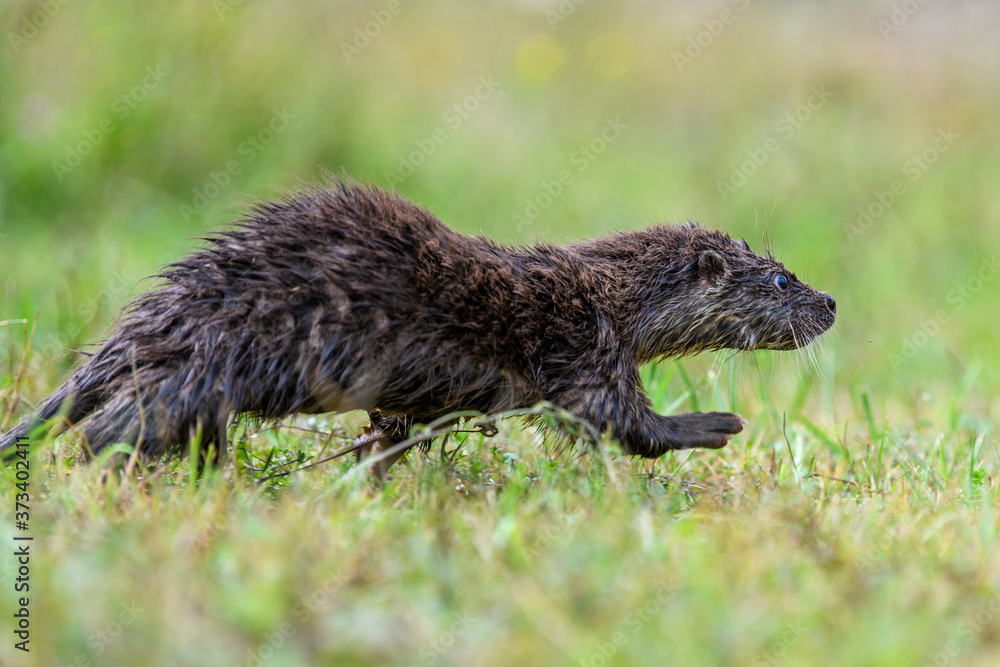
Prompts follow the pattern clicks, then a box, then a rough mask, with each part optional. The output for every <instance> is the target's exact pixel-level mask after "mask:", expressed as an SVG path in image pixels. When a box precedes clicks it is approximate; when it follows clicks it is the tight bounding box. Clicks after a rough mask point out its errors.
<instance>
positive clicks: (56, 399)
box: [0, 375, 95, 461]
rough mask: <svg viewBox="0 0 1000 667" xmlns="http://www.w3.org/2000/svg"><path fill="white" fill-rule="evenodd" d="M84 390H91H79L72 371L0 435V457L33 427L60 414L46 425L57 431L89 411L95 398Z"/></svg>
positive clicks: (60, 430) (27, 434)
mask: <svg viewBox="0 0 1000 667" xmlns="http://www.w3.org/2000/svg"><path fill="white" fill-rule="evenodd" d="M88 393H92V392H81V391H80V388H79V386H78V384H77V377H76V375H74V376H73V377H72V378H70V379H69V380H68V381H67V382H66V383H65V384H64V385H62V386H61V387H59V389H57V390H56V391H55V393H53V394H52V395H51V396H49V397H48V398H47V399H45V401H44V402H43V403H42V404H41V405H40V406H38V409H36V410H35V411H34V412H33V413H32V414H31V415H29V416H28V417H25V418H24V419H23V420H21V422H20V423H18V424H17V425H16V426H15V427H14V428H12V429H11V430H9V431H7V432H6V433H4V434H2V435H0V459H2V460H4V461H6V460H7V459H9V458H10V455H11V453H12V452H11V448H13V447H14V446H15V445H16V444H17V443H18V442H26V441H27V439H28V436H29V435H30V434H31V433H32V432H33V431H35V430H37V429H39V428H41V427H43V426H45V425H46V424H48V423H49V422H50V420H52V419H54V418H55V417H58V416H60V415H62V419H60V420H59V421H58V422H56V423H53V424H51V425H50V429H51V430H50V433H54V434H58V433H61V432H62V431H64V430H66V427H67V426H69V425H71V424H74V423H76V422H78V421H80V420H81V419H83V418H84V417H86V416H87V415H89V414H90V413H91V412H93V410H94V408H95V401H93V400H91V397H90V396H89V395H88Z"/></svg>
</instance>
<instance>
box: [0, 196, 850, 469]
mask: <svg viewBox="0 0 1000 667" xmlns="http://www.w3.org/2000/svg"><path fill="white" fill-rule="evenodd" d="M207 241H208V245H207V247H205V248H204V249H203V250H200V251H198V252H195V253H193V254H191V255H189V256H187V257H186V258H184V259H182V260H180V261H179V262H177V263H176V264H173V265H171V266H169V267H168V268H167V269H166V270H165V271H164V272H163V273H161V274H160V275H159V278H160V279H161V282H162V285H161V286H160V287H159V288H158V289H155V290H153V291H151V292H148V293H146V294H143V295H141V296H139V297H138V298H136V299H135V300H134V301H133V302H132V303H131V304H130V305H129V306H128V307H127V308H126V309H125V311H124V312H123V314H122V316H121V317H120V319H119V321H118V323H117V325H116V327H115V330H114V333H113V335H112V336H111V337H110V338H109V339H108V340H107V341H106V342H105V343H104V344H103V345H102V346H101V347H100V349H99V350H98V351H97V352H96V353H95V354H94V355H93V356H91V357H90V358H89V359H88V360H87V361H86V362H85V363H84V364H83V365H82V366H81V367H80V368H79V369H78V370H77V371H76V372H75V373H74V374H73V375H72V377H71V378H70V379H69V380H68V381H67V382H66V383H65V384H64V385H63V386H62V387H60V388H59V390H57V391H56V392H55V393H54V394H53V395H52V396H51V397H49V398H48V399H47V400H46V401H45V402H44V403H43V404H42V405H41V406H40V407H39V408H38V410H36V411H35V413H34V414H33V415H31V416H30V417H28V418H27V419H25V420H24V421H22V422H21V423H20V424H19V425H17V426H16V427H15V428H14V429H12V430H11V431H9V432H8V433H6V434H4V435H3V436H2V437H0V448H6V447H9V446H11V445H12V444H13V443H14V442H15V440H16V439H17V438H18V437H19V436H23V435H25V434H26V433H28V432H29V430H32V429H33V428H35V427H37V426H39V425H41V424H43V423H44V422H46V421H48V420H50V419H52V418H53V417H55V416H56V415H57V414H58V413H59V412H60V410H63V411H64V415H63V416H64V417H65V421H66V423H68V424H75V423H77V422H81V421H83V435H84V437H85V439H86V442H87V443H88V444H89V447H90V448H91V449H92V450H93V451H95V452H99V451H100V450H102V449H103V448H105V447H107V446H108V445H111V444H113V443H116V442H126V443H131V444H138V446H139V450H140V452H142V453H143V454H144V455H145V456H147V457H156V456H159V455H161V454H164V453H167V452H170V451H173V450H176V449H177V448H178V447H183V446H185V445H186V444H187V442H188V441H189V439H190V438H192V437H193V436H195V435H196V434H197V433H200V434H201V445H202V447H203V448H207V447H209V446H211V445H215V446H216V447H217V448H218V449H222V450H224V449H225V446H226V442H225V437H226V428H227V425H228V423H229V419H230V417H231V415H233V414H248V415H252V416H254V417H258V418H262V419H277V418H280V417H284V416H286V415H289V414H293V413H316V412H327V411H345V410H352V409H365V410H369V411H377V415H378V418H377V422H378V423H373V425H372V427H370V428H369V430H370V431H372V430H374V431H375V433H376V434H378V433H382V432H384V433H388V434H389V435H386V436H385V437H387V438H389V439H393V440H397V439H401V438H402V437H404V436H405V428H404V429H397V428H395V427H394V426H393V424H392V421H393V420H397V425H398V424H409V423H414V422H427V421H429V420H432V419H436V418H438V417H441V416H443V415H446V414H449V413H452V412H455V411H457V410H477V411H480V412H484V413H494V412H499V411H504V410H511V409H516V408H523V407H527V406H531V405H533V404H535V403H537V402H539V401H542V400H546V401H549V402H551V403H553V404H555V405H558V406H561V407H563V408H566V409H568V410H569V411H570V412H572V413H573V414H574V415H575V416H577V417H578V418H580V419H582V420H583V421H585V422H587V423H589V424H592V425H593V426H595V427H596V429H597V430H599V431H606V432H610V434H611V435H612V436H613V437H615V438H616V439H618V440H619V441H620V442H621V445H622V447H623V448H624V450H625V451H626V452H627V453H629V454H636V455H639V456H644V457H656V456H660V455H661V454H663V453H664V452H666V451H668V450H671V449H686V448H690V447H721V446H723V445H725V444H726V442H727V441H728V439H729V437H730V435H731V434H732V433H736V432H738V431H739V430H740V429H741V428H742V420H741V419H740V418H739V417H738V416H737V415H729V414H724V413H710V414H700V413H695V414H690V415H678V416H673V417H667V416H662V415H658V414H656V413H654V412H653V411H652V409H651V406H650V402H649V400H648V399H647V398H646V396H645V395H644V394H643V392H642V388H641V385H640V380H639V365H640V364H642V363H644V362H647V361H650V360H652V359H656V358H662V357H677V356H684V355H688V354H692V353H695V352H699V351H702V350H718V349H723V348H734V349H744V350H749V349H759V348H766V349H792V348H795V347H800V346H803V345H805V344H807V343H808V342H809V341H810V340H812V339H813V338H814V337H815V336H817V335H819V334H820V333H822V332H823V331H825V330H826V329H828V328H829V327H830V326H831V325H832V324H833V321H834V312H833V308H832V305H831V304H832V300H831V299H830V298H829V297H828V296H827V295H825V294H823V293H820V292H816V291H815V290H813V289H811V288H810V287H808V286H807V285H805V284H804V283H801V282H799V281H798V280H796V279H795V277H794V275H793V274H791V273H790V272H788V271H787V270H786V269H785V268H784V267H783V266H781V264H779V263H778V262H777V261H775V260H774V259H773V258H771V257H770V256H767V257H761V256H759V255H757V254H755V253H754V252H752V251H751V250H750V248H749V246H747V244H746V243H745V242H743V241H734V240H733V239H731V238H730V237H729V236H727V235H726V234H724V233H722V232H717V231H709V230H706V229H704V228H702V227H700V226H698V225H697V224H694V223H690V224H686V225H680V226H663V225H661V226H655V227H651V228H649V229H644V230H639V231H632V232H622V233H618V234H613V235H611V236H607V237H603V238H598V239H593V240H590V241H586V242H583V243H578V244H575V245H570V246H566V247H556V246H550V245H544V244H541V245H535V246H531V247H505V246H501V245H498V244H496V243H494V242H492V241H490V240H489V239H486V238H482V237H470V236H465V235H462V234H459V233H457V232H455V231H452V230H451V229H449V228H448V227H446V226H445V225H444V224H442V223H441V222H440V221H439V220H438V219H437V218H435V217H434V216H433V215H432V214H430V213H429V212H427V211H426V210H424V209H422V208H419V207H417V206H415V205H414V204H412V203H410V202H408V201H406V200H404V199H401V198H400V197H398V196H396V195H394V194H391V193H388V192H385V191H383V190H380V189H377V188H374V187H364V186H360V185H356V184H352V183H337V184H335V185H333V186H332V187H330V188H313V189H308V190H306V191H304V192H302V193H299V194H295V195H292V196H289V197H288V198H286V199H284V200H282V201H278V202H265V203H262V204H259V205H257V206H255V207H254V208H253V209H252V210H251V211H250V213H249V214H248V215H247V216H246V217H245V218H244V219H243V220H242V221H240V222H239V223H238V224H237V225H236V226H235V228H233V229H232V230H229V231H225V232H222V233H219V234H217V235H215V236H213V237H211V238H209V239H207ZM779 273H781V274H783V275H785V276H787V278H788V280H789V287H788V289H786V290H784V291H779V290H778V289H777V288H776V286H775V284H774V279H775V276H776V275H777V274H779ZM84 420H85V421H84ZM386 420H389V421H388V422H387V421H386ZM373 421H375V420H373ZM401 434H402V435H401Z"/></svg>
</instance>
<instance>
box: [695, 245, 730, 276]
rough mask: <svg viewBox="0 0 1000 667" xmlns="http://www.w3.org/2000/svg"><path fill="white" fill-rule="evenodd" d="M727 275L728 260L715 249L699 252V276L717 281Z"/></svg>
mask: <svg viewBox="0 0 1000 667" xmlns="http://www.w3.org/2000/svg"><path fill="white" fill-rule="evenodd" d="M725 276H726V260H724V259H723V258H722V255H720V254H719V253H717V252H715V251H714V250H702V251H701V252H700V253H698V277H699V278H701V279H702V280H707V281H709V282H716V281H718V280H721V279H722V278H724V277H725Z"/></svg>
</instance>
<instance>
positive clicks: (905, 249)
mask: <svg viewBox="0 0 1000 667" xmlns="http://www.w3.org/2000/svg"><path fill="white" fill-rule="evenodd" d="M910 5H912V7H911V6H910ZM904 6H905V7H904ZM904 10H909V11H911V14H912V15H911V14H908V13H906V11H904ZM998 16H1000V10H998V9H997V8H996V6H995V5H993V4H991V3H985V2H978V3H977V2H968V3H949V4H943V3H937V4H935V3H931V4H927V5H921V4H919V3H917V2H915V0H914V2H911V3H903V4H902V5H900V4H899V3H895V4H894V3H879V2H875V3H861V2H848V3H838V4H837V5H836V6H831V5H830V4H829V3H819V2H815V3H814V2H803V3H782V2H772V3H767V2H752V3H751V2H717V3H704V2H681V3H665V4H663V5H659V4H655V3H639V2H614V3H594V2H581V3H579V4H575V3H574V2H572V1H571V0H565V1H564V2H561V3H560V2H555V1H553V2H543V1H541V0H539V1H537V2H535V1H530V0H524V1H522V2H485V3H457V2H456V3H445V2H422V3H416V2H403V1H400V2H398V3H396V2H393V3H388V2H337V3H325V2H298V3H295V4H294V5H288V4H284V3H278V2H256V1H251V0H247V1H245V2H238V1H235V0H218V1H216V2H176V3H152V4H141V5H129V4H125V5H120V4H118V3H106V2H66V3H65V4H60V3H58V2H51V3H44V2H43V3H37V2H8V3H5V4H4V7H3V9H2V14H0V18H2V25H3V26H4V42H5V44H4V48H2V49H0V99H2V104H0V235H2V237H0V238H2V240H0V266H2V267H3V268H2V280H3V290H2V292H0V299H2V301H0V319H2V320H11V319H21V318H27V319H31V318H32V317H33V316H34V314H35V312H36V311H38V313H39V320H38V333H37V338H36V343H35V350H36V352H35V355H34V356H33V358H32V363H33V365H34V367H35V368H36V369H38V370H44V371H45V373H46V375H45V377H46V378H47V380H46V382H47V384H53V383H55V382H56V381H57V379H58V378H60V377H62V376H63V375H64V374H65V372H66V370H67V369H68V367H69V366H70V365H71V364H72V363H73V362H74V360H75V358H74V357H73V356H72V355H69V356H67V355H65V353H66V351H67V350H69V349H76V348H80V347H82V346H84V345H86V344H87V343H89V342H91V341H93V340H94V339H95V338H96V337H98V336H99V335H100V334H101V332H102V331H103V330H104V329H105V327H106V326H107V325H108V324H109V322H110V321H111V319H112V317H113V316H114V314H115V313H116V312H117V311H118V309H119V308H120V307H121V306H122V305H123V304H124V303H125V302H126V301H127V299H128V298H129V296H130V295H132V294H135V293H137V292H139V291H141V290H142V289H144V284H143V283H140V280H141V279H142V278H143V277H145V276H148V275H150V274H152V273H154V272H155V271H156V270H157V269H158V268H159V267H161V266H162V265H163V264H165V263H167V262H169V261H171V260H173V259H176V258H178V257H179V256H181V255H182V254H183V253H184V252H185V251H187V250H188V249H190V248H192V247H194V246H195V245H196V243H197V241H196V240H195V238H196V237H197V236H199V235H202V234H204V233H206V232H207V231H209V230H213V229H218V228H219V227H220V226H222V225H224V224H225V223H226V222H228V221H230V220H232V219H234V218H235V217H236V216H237V215H238V214H239V213H240V211H241V210H242V209H243V207H244V205H245V204H246V203H247V202H249V201H251V200H252V199H253V198H255V197H266V196H271V195H274V194H276V193H280V192H281V191H283V190H286V189H288V188H292V187H295V186H296V184H297V183H298V182H299V181H300V180H307V181H311V180H315V179H316V178H319V177H321V176H322V174H323V172H324V170H330V171H331V172H333V173H334V174H347V175H350V176H352V177H354V178H357V179H361V180H365V181H372V182H374V183H378V184H383V185H391V186H394V187H395V188H396V189H398V190H399V191H400V192H401V193H403V194H404V195H406V196H408V197H411V198H413V199H414V200H416V201H418V202H420V203H422V204H424V205H426V206H427V207H429V208H430V209H431V210H432V211H434V212H435V213H436V214H438V215H439V216H440V217H441V218H442V219H443V220H444V221H445V222H447V223H448V224H450V225H453V226H454V227H456V228H458V229H460V230H462V231H465V232H470V233H478V232H481V233H484V234H487V235H489V236H492V237H495V238H498V239H501V240H504V241H509V242H520V241H531V240H535V239H543V240H552V241H566V240H571V239H579V238H584V237H588V236H591V235H595V234H600V233H603V232H606V231H608V230H612V229H621V228H628V227H635V226H641V225H643V224H646V223H648V222H651V221H683V220H687V219H698V220H700V221H702V222H703V223H705V224H708V225H712V226H719V227H722V228H725V229H727V230H729V231H730V232H732V233H733V234H736V235H741V236H744V237H746V238H747V239H749V240H750V241H751V243H752V244H753V245H754V246H755V247H757V248H760V247H761V245H762V244H761V239H762V235H764V234H765V232H766V236H767V239H768V242H769V243H770V244H771V245H772V246H773V249H774V251H775V253H776V254H777V256H778V257H779V258H780V259H782V260H783V261H784V262H785V263H786V264H787V265H788V266H789V267H790V268H791V269H792V270H793V271H796V272H797V273H798V274H799V275H800V277H805V278H807V279H808V280H809V281H810V282H811V283H812V284H813V285H814V286H815V287H817V288H819V289H823V290H826V291H829V292H830V293H832V294H833V295H834V296H835V297H836V298H837V300H838V304H839V322H838V326H837V330H836V332H835V333H834V334H833V335H832V336H830V337H829V340H828V345H827V351H828V352H827V357H828V358H829V359H832V361H831V362H830V363H829V367H830V369H831V372H832V373H833V377H834V378H835V379H836V383H835V384H836V387H837V388H838V390H840V389H845V390H847V389H851V388H854V389H858V388H870V389H871V390H872V391H873V392H874V394H875V395H876V396H877V397H879V398H878V399H877V400H880V401H892V400H893V398H898V399H899V400H901V401H903V402H904V403H905V402H907V401H910V400H911V399H912V400H916V399H917V398H918V397H919V396H921V395H922V394H923V393H925V392H930V393H931V394H932V395H933V394H934V393H935V392H949V391H953V390H956V386H957V385H960V384H962V382H963V380H964V381H965V383H966V384H969V385H970V386H976V387H979V388H980V389H981V391H980V392H977V393H978V394H979V395H980V396H990V395H991V394H992V393H993V390H994V389H995V388H996V375H995V374H994V373H992V372H990V369H991V368H992V367H993V364H994V363H995V362H996V361H997V354H996V346H995V344H994V341H995V333H994V330H995V313H996V311H997V307H998V305H1000V301H998V297H997V294H998V290H997V284H998V283H997V281H993V280H990V279H989V278H992V277H993V274H995V272H996V270H997V269H996V267H994V268H993V269H992V270H991V271H990V270H986V271H985V273H984V275H985V274H989V277H987V278H986V279H985V280H983V281H982V282H978V283H977V282H976V278H977V272H980V271H981V270H983V269H984V262H986V264H985V267H986V268H987V269H988V268H989V266H991V265H990V264H989V260H990V259H991V258H992V257H993V256H994V254H995V250H996V248H997V242H998V239H1000V229H998V218H1000V205H998V203H997V202H998V199H997V198H996V197H995V196H994V191H995V190H994V188H993V187H991V185H992V184H994V183H995V182H996V181H997V180H998V169H1000V161H998V160H997V154H998V142H1000V135H998V130H997V122H996V121H997V114H998V110H1000V101H998V95H1000V88H998V87H997V86H996V81H997V66H996V64H995V63H996V62H997V51H998V49H1000V47H998V45H997V43H996V40H995V34H996V31H995V28H996V27H997V26H998V24H1000V20H998ZM602 132H603V133H604V135H605V136H604V137H602ZM948 133H950V139H949V140H948V141H947V142H945V141H942V140H941V139H940V137H942V136H943V135H944V134H948ZM936 140H937V141H938V146H937V147H935V141H936ZM587 147H590V150H586V149H587ZM914 157H916V158H917V159H916V161H914ZM227 167H229V170H228V171H227ZM237 172H238V173H237ZM563 172H565V173H563ZM561 173H563V176H567V175H568V177H569V178H568V179H566V180H567V182H568V184H567V185H563V184H561V183H559V177H560V174H561ZM894 181H899V183H898V185H900V186H901V187H900V188H897V192H901V194H895V193H893V192H892V185H893V183H894ZM733 184H738V185H739V184H742V185H740V186H739V187H732V188H730V187H727V186H733ZM547 186H548V190H546V187H547ZM560 190H561V192H560ZM548 192H557V193H558V194H557V196H554V197H549V196H547V193H548ZM879 193H885V194H883V195H882V197H881V203H880V198H879V196H880V195H879ZM886 194H887V195H891V197H892V200H893V201H891V203H890V205H888V206H882V203H885V202H887V201H888V199H887V197H886V196H885V195H886ZM532 204H534V206H532ZM859 210H860V211H869V212H870V213H869V217H861V218H860V221H859ZM871 213H874V215H871ZM518 216H521V217H518ZM852 228H853V231H852ZM970 280H971V281H973V282H972V284H970V285H967V283H968V282H969V281H970ZM977 286H978V289H973V288H975V287H977ZM963 287H965V288H967V289H968V291H967V297H966V298H962V299H959V298H956V294H955V293H954V292H953V291H954V290H959V289H962V288H963ZM939 311H943V315H944V318H943V319H942V321H940V322H938V323H937V325H935V322H934V319H935V315H936V314H940V313H939ZM922 332H930V334H931V335H925V334H924V333H922ZM907 343H909V346H908V345H907ZM22 345H23V330H22V328H21V327H18V326H6V327H3V328H0V351H2V355H3V356H2V359H0V360H2V362H3V368H4V369H5V370H6V371H7V372H9V371H10V370H11V368H12V367H13V366H14V365H15V364H16V363H17V362H18V361H19V360H20V354H21V347H22ZM893 355H898V356H897V357H894V356H893ZM44 388H45V389H47V388H49V387H47V386H46V387H44ZM883 389H891V390H893V393H890V394H885V393H883V392H881V390H883ZM35 398H37V396H35ZM986 403H987V401H986V399H984V405H983V406H982V409H983V410H987V409H989V406H988V405H986ZM886 409H890V406H887V407H886Z"/></svg>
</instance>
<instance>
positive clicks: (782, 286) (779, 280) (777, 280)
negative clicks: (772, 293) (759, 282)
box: [774, 273, 788, 292]
mask: <svg viewBox="0 0 1000 667" xmlns="http://www.w3.org/2000/svg"><path fill="white" fill-rule="evenodd" d="M774 286H775V287H777V288H778V291H779V292H784V291H785V290H786V289H788V278H786V277H785V276H783V275H781V274H780V273H779V274H778V275H776V276H775V277H774Z"/></svg>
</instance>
